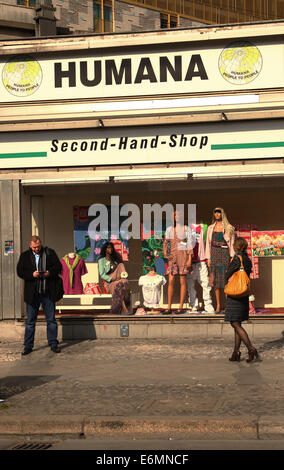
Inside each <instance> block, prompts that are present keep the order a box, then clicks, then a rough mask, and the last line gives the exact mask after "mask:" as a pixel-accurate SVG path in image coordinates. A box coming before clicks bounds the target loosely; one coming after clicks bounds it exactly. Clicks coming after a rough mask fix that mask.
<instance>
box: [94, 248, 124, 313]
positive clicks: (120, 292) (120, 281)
mask: <svg viewBox="0 0 284 470" xmlns="http://www.w3.org/2000/svg"><path fill="white" fill-rule="evenodd" d="M98 264H99V274H100V276H101V278H102V279H103V284H104V287H105V289H106V291H107V292H108V293H109V294H112V304H111V308H110V313H115V314H117V313H128V309H127V307H126V304H125V302H126V301H127V296H128V281H127V279H125V277H127V273H126V271H125V267H124V264H123V262H122V258H121V256H120V254H119V253H117V251H115V248H114V245H113V243H111V242H107V243H105V244H104V246H103V247H102V249H101V255H100V258H99V261H98Z"/></svg>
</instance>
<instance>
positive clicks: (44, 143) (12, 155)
mask: <svg viewBox="0 0 284 470" xmlns="http://www.w3.org/2000/svg"><path fill="white" fill-rule="evenodd" d="M283 136H284V120H268V121H265V120H264V121H261V122H254V121H252V122H250V123H248V122H227V123H225V124H222V126H220V124H218V123H209V124H205V123H203V124H188V125H171V126H151V127H143V128H129V129H127V130H126V129H122V128H95V129H90V128H89V129H77V130H70V129H65V130H54V131H51V130H49V131H34V132H32V131H31V132H28V133H27V132H17V133H14V132H7V133H5V132H1V133H0V168H35V167H62V166H86V165H88V166H89V165H96V166H98V165H116V164H117V163H118V162H119V163H120V164H125V165H129V164H141V163H144V164H145V163H146V164H151V163H180V162H193V163H194V162H198V163H200V162H208V161H229V160H231V161H232V160H248V159H250V160H251V159H262V158H264V159H269V158H283V155H284V138H283Z"/></svg>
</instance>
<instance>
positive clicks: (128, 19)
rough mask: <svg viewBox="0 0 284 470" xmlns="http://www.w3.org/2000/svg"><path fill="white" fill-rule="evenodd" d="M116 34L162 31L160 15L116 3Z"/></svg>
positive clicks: (155, 12)
mask: <svg viewBox="0 0 284 470" xmlns="http://www.w3.org/2000/svg"><path fill="white" fill-rule="evenodd" d="M114 19H115V32H117V33H119V32H128V31H133V32H134V31H147V30H148V31H153V30H156V29H160V23H161V21H160V13H159V12H158V11H155V10H150V9H148V8H141V7H138V6H134V5H129V4H127V3H122V2H118V1H115V6H114Z"/></svg>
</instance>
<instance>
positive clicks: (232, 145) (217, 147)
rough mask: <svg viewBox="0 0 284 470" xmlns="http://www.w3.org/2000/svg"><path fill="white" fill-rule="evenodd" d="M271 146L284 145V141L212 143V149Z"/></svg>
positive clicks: (262, 147)
mask: <svg viewBox="0 0 284 470" xmlns="http://www.w3.org/2000/svg"><path fill="white" fill-rule="evenodd" d="M269 147H270V148H271V147H284V142H260V143H252V144H220V145H211V150H229V149H230V150H232V149H264V148H269Z"/></svg>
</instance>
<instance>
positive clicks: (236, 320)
mask: <svg viewBox="0 0 284 470" xmlns="http://www.w3.org/2000/svg"><path fill="white" fill-rule="evenodd" d="M247 247H248V244H247V241H246V240H245V239H244V238H242V237H238V238H236V240H235V242H234V250H235V256H234V258H233V259H232V261H231V263H230V265H229V268H228V270H227V272H226V282H228V280H229V278H230V277H231V276H232V274H233V273H234V272H236V271H238V270H239V269H240V267H241V261H240V258H239V257H238V255H239V256H241V258H242V263H243V267H244V270H245V272H246V273H247V275H248V277H249V276H250V273H251V269H252V263H251V260H250V259H249V257H248V255H247V252H246V250H247ZM248 318H249V296H248V295H246V296H245V297H238V298H236V297H231V296H229V295H228V296H227V301H226V310H225V321H229V322H230V323H231V326H232V327H233V328H234V331H235V348H234V351H233V354H232V356H231V357H230V359H229V360H230V361H240V357H241V352H240V346H241V341H243V343H244V344H245V345H246V347H247V350H248V359H247V362H251V361H253V360H254V358H257V357H258V352H257V350H256V349H255V348H254V347H253V346H252V344H251V341H250V339H249V336H248V334H247V332H246V330H245V329H244V328H243V327H242V322H243V321H245V320H248Z"/></svg>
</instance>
